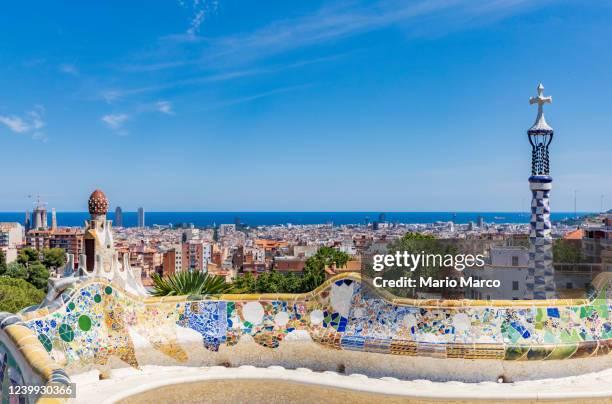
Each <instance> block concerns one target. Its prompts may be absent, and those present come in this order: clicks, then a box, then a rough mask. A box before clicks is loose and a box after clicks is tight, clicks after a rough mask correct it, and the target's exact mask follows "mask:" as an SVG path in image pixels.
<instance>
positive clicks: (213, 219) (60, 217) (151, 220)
mask: <svg viewBox="0 0 612 404" xmlns="http://www.w3.org/2000/svg"><path fill="white" fill-rule="evenodd" d="M595 213H596V212H554V213H551V220H552V221H559V220H563V219H570V218H573V217H575V215H578V216H584V215H590V214H595ZM381 214H384V220H381V217H380V215H381ZM89 217H90V215H89V213H88V212H71V211H58V212H57V222H58V226H59V227H73V226H83V224H84V221H85V220H87V219H89ZM107 217H108V219H109V220H112V221H113V222H115V214H114V211H113V212H109V213H108V214H107ZM479 217H482V219H483V220H484V221H485V222H486V223H495V224H503V223H508V224H526V223H529V220H530V218H531V214H530V212H516V211H515V212H484V211H474V212H472V211H463V212H420V211H414V212H380V211H379V212H376V211H372V212H352V211H346V212H340V211H320V212H316V211H313V212H307V211H302V212H299V211H297V212H283V211H269V212H267V211H263V212H262V211H259V212H257V211H251V212H248V211H244V212H215V211H209V212H206V211H200V212H198V211H193V212H188V211H184V212H183V211H167V212H164V211H159V212H153V211H151V212H147V211H145V224H146V225H147V226H155V225H159V226H167V225H170V224H172V225H174V226H179V225H190V224H193V225H194V226H195V227H210V226H214V225H219V224H231V223H236V222H237V220H236V218H239V219H240V223H242V224H244V225H248V226H272V225H287V224H293V225H314V224H328V223H333V224H334V225H350V224H364V223H366V222H374V221H385V222H390V223H403V224H425V223H435V222H448V221H454V222H455V223H457V224H466V223H469V222H477V221H478V219H479ZM0 222H19V223H21V224H24V222H25V212H0ZM48 223H49V225H50V224H51V213H50V212H48ZM137 224H138V214H137V212H132V211H124V212H123V227H136V226H137Z"/></svg>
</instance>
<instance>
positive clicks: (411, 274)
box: [368, 232, 457, 297]
mask: <svg viewBox="0 0 612 404" xmlns="http://www.w3.org/2000/svg"><path fill="white" fill-rule="evenodd" d="M456 250H457V249H456V248H455V247H454V246H452V245H449V244H444V243H442V241H441V240H438V239H436V238H435V237H434V236H433V235H431V234H422V233H416V232H407V233H406V234H404V236H403V237H402V238H400V239H397V240H395V241H394V242H392V243H391V244H389V248H388V253H389V254H396V253H398V252H399V253H400V254H404V252H407V253H408V254H424V255H429V254H431V255H434V256H440V257H442V258H443V257H445V256H447V255H455V254H456V253H457V251H456ZM427 263H428V265H424V264H420V265H419V266H418V267H417V268H410V269H408V268H405V267H396V266H390V267H387V268H386V269H385V272H384V277H385V279H399V278H401V277H407V278H415V279H418V278H428V277H432V278H434V279H441V278H444V276H445V268H444V266H443V262H440V259H437V260H435V259H432V260H428V261H427ZM368 274H369V275H370V276H372V275H373V274H374V271H373V269H372V268H371V267H370V268H368ZM385 289H387V290H388V291H390V292H392V293H393V294H395V295H397V296H402V297H406V296H411V297H414V296H415V295H416V289H415V288H412V289H408V288H393V289H392V290H391V289H390V288H385Z"/></svg>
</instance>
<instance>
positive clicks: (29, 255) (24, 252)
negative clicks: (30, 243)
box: [17, 247, 39, 266]
mask: <svg viewBox="0 0 612 404" xmlns="http://www.w3.org/2000/svg"><path fill="white" fill-rule="evenodd" d="M38 259H39V254H38V251H36V250H35V249H33V248H30V247H26V248H22V249H21V250H19V254H18V255H17V262H18V263H20V264H22V265H26V266H27V265H28V264H30V263H32V262H37V261H38Z"/></svg>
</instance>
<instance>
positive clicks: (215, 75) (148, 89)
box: [101, 52, 349, 103]
mask: <svg viewBox="0 0 612 404" xmlns="http://www.w3.org/2000/svg"><path fill="white" fill-rule="evenodd" d="M348 54H349V52H345V53H339V54H333V55H327V56H323V57H319V58H313V59H304V60H298V61H296V62H292V63H287V64H283V65H276V66H269V67H262V68H252V69H235V70H226V71H218V72H210V73H205V74H199V75H197V76H194V77H189V78H185V79H181V80H174V81H167V82H165V83H159V84H153V85H150V86H143V87H133V88H124V89H118V88H115V89H112V90H104V91H102V92H101V97H102V98H103V99H104V100H105V101H106V102H108V103H112V102H115V101H117V100H120V99H123V98H126V97H129V96H132V95H138V94H146V93H156V92H161V91H165V90H169V89H175V88H179V87H187V86H190V87H193V86H197V85H203V84H210V83H218V82H224V81H229V80H238V79H242V78H248V77H254V76H261V75H264V74H275V73H280V72H282V71H286V70H290V69H297V68H300V67H304V66H308V65H312V64H316V63H325V62H329V61H333V60H338V59H340V58H342V57H344V56H346V55H348Z"/></svg>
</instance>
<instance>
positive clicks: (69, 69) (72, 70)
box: [59, 63, 79, 75]
mask: <svg viewBox="0 0 612 404" xmlns="http://www.w3.org/2000/svg"><path fill="white" fill-rule="evenodd" d="M59 70H60V72H62V73H66V74H72V75H77V74H79V69H77V67H76V66H75V65H73V64H69V63H64V64H61V65H60V66H59Z"/></svg>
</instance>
